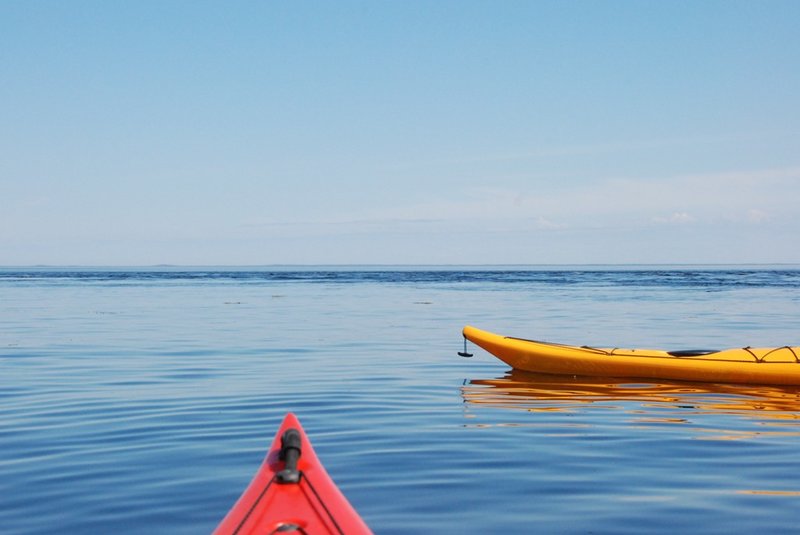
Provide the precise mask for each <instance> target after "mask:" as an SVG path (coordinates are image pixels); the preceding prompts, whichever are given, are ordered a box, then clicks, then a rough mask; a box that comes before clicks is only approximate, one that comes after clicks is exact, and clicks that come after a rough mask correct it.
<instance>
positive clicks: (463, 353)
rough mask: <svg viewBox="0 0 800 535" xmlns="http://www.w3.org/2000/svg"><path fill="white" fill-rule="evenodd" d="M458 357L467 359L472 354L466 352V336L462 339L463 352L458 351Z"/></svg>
mask: <svg viewBox="0 0 800 535" xmlns="http://www.w3.org/2000/svg"><path fill="white" fill-rule="evenodd" d="M458 356H459V357H467V358H469V357H471V356H472V353H470V352H468V351H467V337H466V336H465V337H464V351H459V352H458Z"/></svg>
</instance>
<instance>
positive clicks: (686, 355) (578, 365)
mask: <svg viewBox="0 0 800 535" xmlns="http://www.w3.org/2000/svg"><path fill="white" fill-rule="evenodd" d="M464 338H466V339H467V340H469V341H471V342H472V343H474V344H476V345H478V346H480V347H482V348H483V349H485V350H486V351H488V352H489V353H491V354H493V355H494V356H496V357H497V358H499V359H500V360H502V361H503V362H505V363H506V364H508V365H510V366H511V367H512V368H515V369H518V370H525V371H529V372H539V373H553V374H563V375H590V376H601V377H642V378H651V379H674V380H681V381H703V382H714V383H750V384H783V385H800V347H789V346H785V347H774V348H752V347H745V348H742V349H727V350H724V351H673V352H669V351H662V350H657V349H620V348H614V349H601V348H595V347H586V346H584V347H578V346H568V345H561V344H552V343H547V342H535V341H532V340H524V339H521V338H511V337H508V336H501V335H498V334H494V333H490V332H487V331H482V330H480V329H476V328H475V327H470V326H467V327H464Z"/></svg>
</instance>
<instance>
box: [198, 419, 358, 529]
mask: <svg viewBox="0 0 800 535" xmlns="http://www.w3.org/2000/svg"><path fill="white" fill-rule="evenodd" d="M256 533H259V534H271V533H303V534H305V533H313V534H317V533H320V534H323V533H331V534H348V535H349V534H371V533H372V532H371V531H370V529H369V528H368V527H367V525H366V524H365V523H364V521H363V520H362V519H361V517H360V516H359V515H358V513H357V512H356V511H355V509H353V506H351V505H350V503H349V502H348V501H347V498H345V497H344V495H343V494H342V493H341V491H340V490H339V489H338V487H336V484H335V483H334V482H333V480H332V479H331V477H330V476H329V475H328V473H327V472H326V471H325V468H324V467H323V466H322V463H321V462H320V460H319V459H318V458H317V455H316V453H314V449H313V448H312V447H311V442H310V441H309V439H308V436H306V434H305V431H304V430H303V428H302V427H301V426H300V422H299V421H298V420H297V417H296V416H295V415H294V414H292V413H288V414H287V415H286V417H285V418H284V420H283V423H282V424H281V426H280V428H279V429H278V432H277V434H276V435H275V439H274V441H273V442H272V447H271V448H270V450H269V452H268V453H267V456H266V458H265V459H264V462H263V463H262V465H261V467H260V468H259V470H258V472H257V473H256V475H255V476H254V477H253V480H252V481H251V482H250V485H249V486H248V487H247V489H245V491H244V493H243V494H242V495H241V497H240V498H239V500H238V501H237V502H236V504H235V505H234V506H233V508H232V509H231V510H230V512H229V513H228V514H227V515H226V516H225V518H224V519H223V520H222V522H221V523H220V524H219V526H217V529H216V530H215V531H214V535H234V534H237V535H238V534H241V535H244V534H256Z"/></svg>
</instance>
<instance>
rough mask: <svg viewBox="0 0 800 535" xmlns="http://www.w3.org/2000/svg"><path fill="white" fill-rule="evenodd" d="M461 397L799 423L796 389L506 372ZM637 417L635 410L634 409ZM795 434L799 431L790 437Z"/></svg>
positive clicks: (487, 402) (506, 404) (473, 401)
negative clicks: (632, 406) (655, 409)
mask: <svg viewBox="0 0 800 535" xmlns="http://www.w3.org/2000/svg"><path fill="white" fill-rule="evenodd" d="M461 394H462V396H463V397H464V401H466V402H467V403H468V404H469V405H473V406H476V407H477V406H480V407H491V408H498V409H519V410H524V411H528V412H562V411H570V410H572V409H573V408H575V407H577V406H580V405H589V404H605V405H608V406H616V405H617V404H619V403H628V402H632V403H634V404H639V405H638V408H641V407H658V408H663V407H667V408H669V407H671V408H675V409H680V410H681V411H687V410H688V411H689V412H691V413H700V412H709V413H712V412H713V413H721V414H735V415H740V416H748V414H751V413H758V414H759V416H758V417H759V418H766V417H768V418H769V419H771V420H792V421H798V420H800V388H798V387H795V386H768V385H753V386H748V385H726V384H703V383H692V384H690V383H681V382H668V381H661V380H658V381H653V382H647V383H631V382H630V381H627V380H614V379H609V378H601V377H574V376H566V375H547V374H540V373H533V372H525V371H521V370H510V371H509V372H507V373H506V375H505V376H504V377H498V378H493V379H472V380H471V381H469V382H467V383H465V385H464V386H463V387H462V389H461ZM636 412H637V413H639V412H640V411H638V410H637V411H636ZM796 434H797V435H798V436H800V432H798V433H796Z"/></svg>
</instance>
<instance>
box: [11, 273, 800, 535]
mask: <svg viewBox="0 0 800 535" xmlns="http://www.w3.org/2000/svg"><path fill="white" fill-rule="evenodd" d="M798 317H800V270H798V269H797V268H795V267H792V266H774V267H763V266H761V267H759V266H736V267H724V266H714V267H693V266H662V267H657V268H656V267H649V266H626V267H624V268H620V267H604V266H592V267H581V266H564V267H543V266H539V267H536V266H534V267H518V266H511V267H418V268H409V267H388V268H387V267H341V266H338V267H324V266H323V267H314V268H309V267H303V268H299V267H291V266H287V267H267V268H259V269H255V268H207V267H206V268H176V267H157V268H147V269H140V268H137V269H129V268H96V269H87V268H50V267H38V268H3V269H0V321H1V322H2V323H1V325H2V328H0V400H1V401H2V404H0V422H2V425H1V426H0V441H1V442H0V443H2V445H3V447H2V448H1V449H0V473H2V475H3V477H2V478H0V525H2V526H3V532H4V533H11V534H16V533H49V532H52V531H53V530H55V529H57V530H58V531H61V532H64V533H110V532H113V533H208V532H210V531H211V530H212V529H213V528H214V526H215V525H216V523H217V522H218V521H219V520H220V519H221V518H222V516H224V514H225V513H226V512H227V510H228V509H229V508H230V506H231V505H232V504H233V502H234V501H235V499H236V498H237V497H238V494H239V493H240V492H241V491H242V490H243V489H244V487H245V486H246V484H247V482H248V481H249V479H250V477H251V476H252V474H253V472H254V471H255V470H256V468H257V467H258V465H259V464H260V462H261V460H262V458H263V455H264V453H265V448H266V447H267V446H268V445H269V443H270V441H271V439H272V436H273V434H274V431H275V429H276V428H277V426H278V424H279V423H280V420H281V419H282V417H283V415H284V414H285V412H287V411H293V412H295V413H296V414H297V415H298V416H299V418H300V419H301V421H302V422H303V425H304V426H305V427H306V430H307V431H308V432H309V434H310V435H311V439H312V441H313V442H314V446H315V449H316V451H317V453H318V454H319V455H320V457H321V458H322V460H323V462H324V463H325V464H326V467H327V469H328V471H329V473H330V474H331V475H332V476H333V477H334V479H335V480H336V482H337V483H338V484H339V485H340V487H341V488H342V490H343V491H344V492H345V494H346V495H347V497H348V498H349V499H350V501H351V502H352V503H353V504H354V506H355V507H356V508H357V509H358V510H359V512H360V513H361V514H362V516H363V517H364V518H365V520H366V521H367V522H368V524H369V525H370V526H371V527H372V528H373V530H374V531H375V532H376V533H398V534H399V533H428V532H439V533H486V532H508V533H530V532H536V531H538V532H542V533H646V532H653V533H673V532H676V531H678V530H680V531H683V532H689V533H752V532H756V531H758V532H770V533H777V532H791V531H794V530H796V526H797V525H799V524H800V512H798V511H800V484H798V482H797V478H796V473H797V472H798V469H800V455H798V453H797V452H798V451H799V450H798V447H799V446H800V438H799V437H798V431H800V429H798V421H799V420H798V419H800V392H798V390H797V389H795V388H779V387H771V386H734V385H709V384H692V383H664V382H659V383H654V382H646V381H644V382H640V381H631V380H625V381H620V380H614V379H613V378H576V377H557V376H545V375H535V374H525V373H520V372H513V371H511V370H509V369H508V368H507V366H506V365H504V364H503V363H501V362H499V361H497V360H495V359H494V358H493V357H491V356H490V355H488V354H486V353H485V352H483V351H481V350H477V349H475V348H474V347H473V348H472V349H473V352H474V353H475V357H474V358H472V359H463V358H460V357H458V356H456V352H457V351H459V350H460V349H462V345H461V344H462V341H461V336H460V329H461V327H463V325H465V324H473V325H475V326H477V327H481V328H485V329H488V330H493V331H496V332H500V333H503V334H508V335H512V336H519V337H526V338H536V339H543V340H549V341H554V342H562V343H571V344H578V345H582V344H588V345H594V346H601V347H603V346H624V347H641V346H648V347H661V348H666V349H682V348H692V347H715V348H726V347H736V346H745V345H752V346H776V345H785V344H793V345H797V344H799V343H800V340H799V339H798V334H797V318H798Z"/></svg>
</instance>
